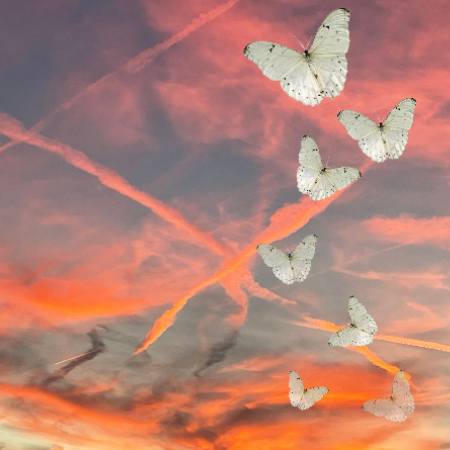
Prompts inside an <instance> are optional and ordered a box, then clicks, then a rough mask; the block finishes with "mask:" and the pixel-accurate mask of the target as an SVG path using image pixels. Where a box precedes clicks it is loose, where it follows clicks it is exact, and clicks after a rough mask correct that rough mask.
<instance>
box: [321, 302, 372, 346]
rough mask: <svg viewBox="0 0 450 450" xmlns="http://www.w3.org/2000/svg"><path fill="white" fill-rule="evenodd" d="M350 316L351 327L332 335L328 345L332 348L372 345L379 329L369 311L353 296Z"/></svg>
mask: <svg viewBox="0 0 450 450" xmlns="http://www.w3.org/2000/svg"><path fill="white" fill-rule="evenodd" d="M348 314H349V316H350V319H351V323H350V325H349V326H348V327H346V328H344V329H343V330H340V331H338V332H337V333H334V334H333V335H331V337H330V339H329V341H328V344H329V345H331V346H332V347H347V346H348V345H355V346H361V345H368V344H370V343H371V342H372V341H373V337H374V335H375V333H376V332H377V331H378V327H377V324H376V323H375V320H373V318H372V316H370V314H369V313H368V312H367V309H366V308H365V307H364V305H362V304H361V303H360V302H359V301H358V300H357V299H356V297H353V296H352V297H350V298H349V300H348Z"/></svg>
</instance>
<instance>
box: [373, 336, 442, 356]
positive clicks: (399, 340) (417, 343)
mask: <svg viewBox="0 0 450 450" xmlns="http://www.w3.org/2000/svg"><path fill="white" fill-rule="evenodd" d="M375 339H376V340H378V341H384V342H392V343H394V344H402V345H411V346H413V347H420V348H426V349H429V350H438V351H440V352H450V345H446V344H439V343H438V342H431V341H422V340H420V339H410V338H405V337H400V336H388V335H387V334H377V335H375Z"/></svg>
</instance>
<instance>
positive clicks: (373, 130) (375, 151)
mask: <svg viewBox="0 0 450 450" xmlns="http://www.w3.org/2000/svg"><path fill="white" fill-rule="evenodd" d="M415 107H416V100H415V99H413V98H405V99H404V100H402V101H401V102H400V103H398V104H397V105H396V106H394V108H393V109H392V111H391V112H390V113H389V114H388V116H387V117H386V119H385V120H384V122H380V123H375V122H374V121H373V120H371V119H369V118H368V117H366V116H364V115H362V114H361V113H358V112H355V111H350V110H348V109H346V110H344V111H341V112H340V113H339V114H338V119H339V121H340V122H341V123H342V125H344V127H345V128H346V129H347V132H348V134H349V135H350V136H351V137H352V138H353V139H356V140H357V141H358V144H359V146H360V148H361V150H362V151H363V152H364V153H365V154H366V155H367V156H368V157H369V158H370V159H372V160H373V161H376V162H383V161H385V160H386V159H388V158H390V159H398V158H400V156H401V155H402V153H403V151H404V150H405V147H406V142H407V141H408V131H409V129H410V128H411V126H412V123H413V119H414V108H415Z"/></svg>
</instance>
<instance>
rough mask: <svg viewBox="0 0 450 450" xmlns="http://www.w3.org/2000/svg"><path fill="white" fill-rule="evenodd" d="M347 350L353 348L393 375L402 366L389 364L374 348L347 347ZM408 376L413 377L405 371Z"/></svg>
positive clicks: (353, 350)
mask: <svg viewBox="0 0 450 450" xmlns="http://www.w3.org/2000/svg"><path fill="white" fill-rule="evenodd" d="M346 348H347V350H351V351H352V352H356V353H359V354H361V355H363V356H364V357H365V358H366V359H367V360H368V361H369V362H371V363H372V364H373V365H374V366H377V367H379V368H380V369H383V370H385V371H386V372H388V373H391V374H392V375H395V374H396V373H397V372H398V371H399V370H400V367H397V366H394V365H393V364H389V363H388V362H386V361H384V360H383V359H381V358H380V357H379V356H378V355H376V354H375V353H374V352H373V351H372V350H370V349H369V348H368V347H366V346H364V347H346ZM405 374H406V376H407V378H411V376H410V375H409V374H407V373H406V372H405Z"/></svg>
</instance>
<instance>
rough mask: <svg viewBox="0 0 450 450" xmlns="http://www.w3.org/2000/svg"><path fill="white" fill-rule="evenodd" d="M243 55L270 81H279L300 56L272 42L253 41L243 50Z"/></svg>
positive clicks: (291, 68)
mask: <svg viewBox="0 0 450 450" xmlns="http://www.w3.org/2000/svg"><path fill="white" fill-rule="evenodd" d="M244 55H245V56H246V57H247V58H248V59H249V60H250V61H252V62H254V63H255V64H256V65H257V66H258V67H259V69H260V70H261V72H262V73H263V74H264V75H265V76H266V77H267V78H269V79H270V80H273V81H280V80H281V79H282V78H283V77H284V76H285V75H286V74H288V73H289V72H290V71H292V70H293V69H294V68H295V66H296V64H298V62H299V60H300V56H301V54H300V53H299V52H297V51H295V50H292V49H290V48H288V47H285V46H284V45H280V44H275V43H273V42H265V41H255V42H252V43H250V44H248V45H247V46H246V47H245V48H244Z"/></svg>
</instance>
